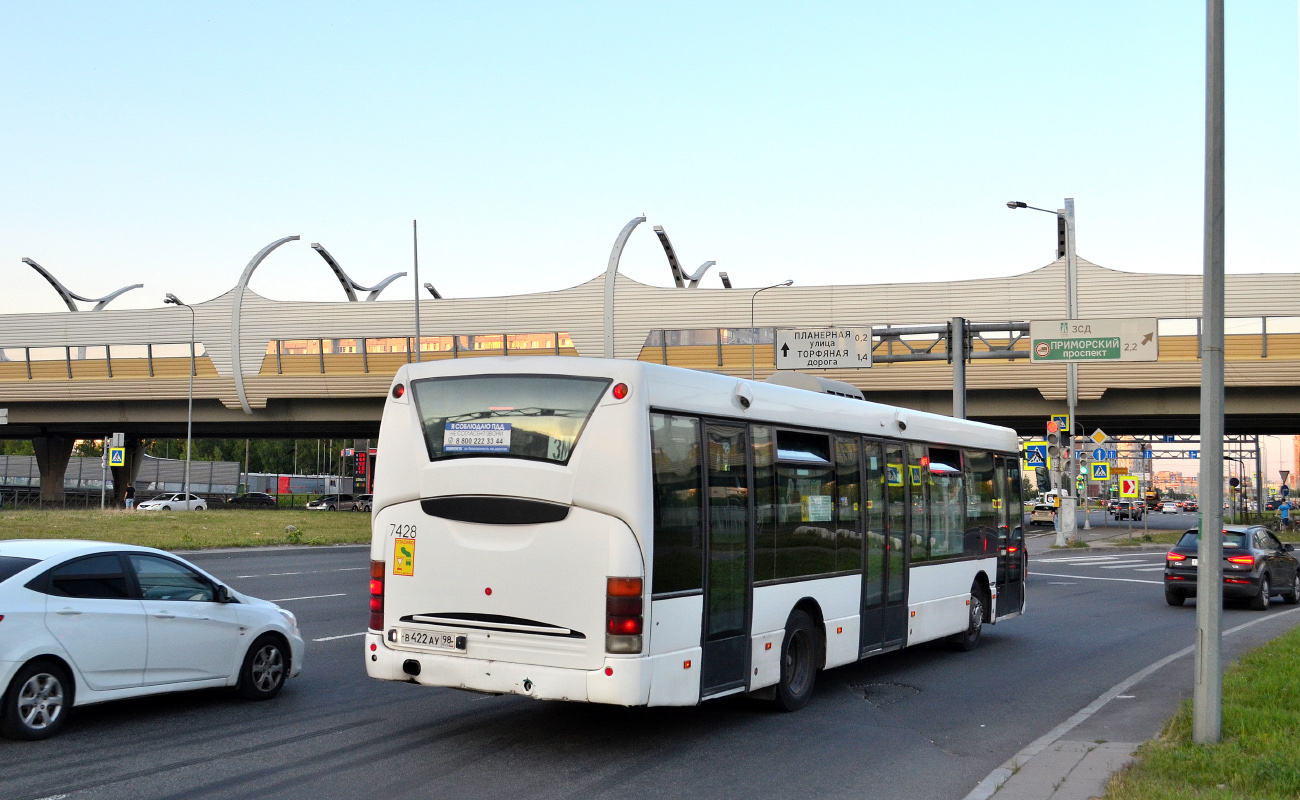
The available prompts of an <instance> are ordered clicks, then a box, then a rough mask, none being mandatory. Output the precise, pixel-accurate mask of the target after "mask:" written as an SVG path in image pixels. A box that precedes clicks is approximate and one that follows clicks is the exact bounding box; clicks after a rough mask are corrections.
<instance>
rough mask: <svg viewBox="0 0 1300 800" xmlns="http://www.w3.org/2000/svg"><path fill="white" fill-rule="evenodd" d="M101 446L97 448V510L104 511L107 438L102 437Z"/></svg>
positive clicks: (106, 481)
mask: <svg viewBox="0 0 1300 800" xmlns="http://www.w3.org/2000/svg"><path fill="white" fill-rule="evenodd" d="M102 445H103V446H101V447H100V448H99V510H100V511H103V510H104V505H105V501H106V492H107V488H108V437H107V436H106V437H104V441H103V443H102Z"/></svg>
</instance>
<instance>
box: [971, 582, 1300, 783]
mask: <svg viewBox="0 0 1300 800" xmlns="http://www.w3.org/2000/svg"><path fill="white" fill-rule="evenodd" d="M1296 612H1300V608H1292V609H1289V610H1287V611H1282V612H1279V613H1277V614H1270V615H1269V616H1266V617H1260V618H1259V619H1254V620H1251V621H1250V622H1244V623H1242V624H1241V625H1237V626H1235V627H1233V628H1229V629H1228V630H1226V631H1224V632H1223V635H1224V636H1229V635H1231V634H1234V633H1236V632H1237V631H1241V630H1245V629H1246V628H1251V627H1254V626H1255V625H1260V624H1263V623H1265V622H1270V621H1272V620H1276V619H1281V618H1282V617H1285V616H1288V615H1290V614H1294V613H1296ZM1195 650H1196V646H1195V645H1188V646H1187V647H1184V648H1183V649H1181V650H1178V651H1177V652H1174V653H1171V654H1169V655H1167V656H1165V657H1164V658H1162V659H1160V660H1159V661H1155V662H1152V663H1151V664H1148V665H1147V666H1145V667H1143V668H1142V669H1140V670H1138V671H1137V672H1135V673H1133V674H1132V675H1130V676H1128V677H1127V678H1125V679H1124V680H1122V681H1120V682H1119V683H1117V684H1115V685H1114V686H1112V687H1111V688H1110V689H1107V690H1106V691H1105V692H1103V693H1102V694H1101V695H1100V696H1099V697H1098V698H1097V699H1096V700H1093V701H1092V702H1091V703H1089V704H1088V705H1086V706H1084V707H1083V708H1082V709H1080V710H1079V711H1077V712H1075V713H1074V715H1073V716H1071V717H1070V718H1069V719H1067V720H1066V721H1065V722H1062V723H1061V724H1060V725H1057V726H1056V727H1055V728H1052V729H1051V730H1050V731H1048V732H1047V733H1045V734H1043V735H1042V736H1040V737H1038V738H1037V739H1035V740H1034V741H1032V742H1030V743H1029V744H1027V745H1025V747H1024V748H1022V749H1021V750H1020V752H1018V753H1016V754H1015V755H1014V756H1012V757H1011V758H1009V759H1007V760H1006V761H1005V762H1003V764H1002V766H1000V767H998V768H997V769H995V770H993V771H992V772H990V773H989V774H988V775H987V776H986V777H985V778H984V780H982V781H980V782H979V783H977V784H976V785H975V788H974V789H971V790H970V792H969V793H968V794H967V795H966V796H965V797H964V798H963V800H988V798H990V797H992V796H993V794H994V793H995V792H997V791H998V790H999V789H1001V788H1002V786H1003V785H1004V784H1006V782H1007V781H1008V780H1010V779H1011V777H1012V776H1013V775H1015V774H1016V773H1017V772H1019V771H1020V770H1021V768H1023V767H1024V766H1025V765H1026V764H1028V763H1029V761H1030V760H1031V759H1033V758H1034V757H1035V756H1037V755H1038V754H1039V753H1042V752H1043V751H1044V750H1046V749H1047V748H1049V747H1051V746H1052V745H1053V744H1055V743H1056V742H1057V740H1059V739H1060V738H1061V737H1063V736H1065V734H1067V733H1069V732H1070V731H1072V730H1074V729H1075V728H1076V727H1078V726H1079V725H1080V724H1081V723H1083V722H1084V721H1086V720H1087V719H1088V718H1089V717H1091V716H1092V715H1093V714H1096V713H1097V712H1098V711H1100V710H1101V709H1102V708H1103V707H1104V706H1105V705H1106V704H1107V703H1109V702H1110V701H1111V700H1114V699H1115V697H1116V696H1118V695H1121V694H1123V693H1124V692H1126V691H1128V690H1129V689H1130V688H1132V687H1133V686H1134V685H1136V684H1138V683H1141V682H1142V681H1143V680H1145V679H1147V678H1149V677H1150V676H1151V675H1152V674H1154V673H1156V672H1158V671H1160V670H1161V669H1163V668H1164V667H1166V666H1168V665H1169V664H1172V663H1173V662H1175V661H1177V660H1178V659H1180V658H1182V657H1183V656H1186V655H1191V654H1192V653H1193V652H1194V651H1195ZM1070 768H1073V764H1070ZM1068 771H1069V769H1067V770H1066V772H1067V773H1068ZM1065 777H1066V775H1065V774H1062V775H1061V776H1060V778H1061V780H1062V781H1063V780H1064V779H1065ZM1106 780H1109V776H1106V777H1105V778H1103V779H1102V788H1103V789H1104V787H1105V781H1106ZM1057 783H1059V782H1057ZM1044 800H1046V796H1045V797H1044Z"/></svg>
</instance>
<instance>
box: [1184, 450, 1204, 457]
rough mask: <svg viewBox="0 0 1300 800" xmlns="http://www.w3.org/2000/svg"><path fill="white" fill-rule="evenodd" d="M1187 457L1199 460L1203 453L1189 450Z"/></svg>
mask: <svg viewBox="0 0 1300 800" xmlns="http://www.w3.org/2000/svg"><path fill="white" fill-rule="evenodd" d="M1187 457H1188V458H1195V459H1199V458H1200V457H1201V451H1200V450H1188V451H1187Z"/></svg>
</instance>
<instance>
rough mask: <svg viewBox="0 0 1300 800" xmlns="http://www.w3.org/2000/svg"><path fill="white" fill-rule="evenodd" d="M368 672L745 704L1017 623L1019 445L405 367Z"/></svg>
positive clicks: (711, 385) (799, 410) (516, 376)
mask: <svg viewBox="0 0 1300 800" xmlns="http://www.w3.org/2000/svg"><path fill="white" fill-rule="evenodd" d="M376 462H377V464H376V473H375V495H374V517H373V526H374V527H373V539H372V543H371V559H372V561H371V583H370V592H371V598H370V611H371V613H370V624H369V631H368V633H367V634H366V638H365V642H366V644H365V648H366V651H365V656H366V669H367V671H368V672H369V674H370V676H371V677H373V678H378V679H381V680H393V681H408V682H409V681H414V682H417V683H420V684H423V685H426V686H451V687H456V688H461V689H468V690H473V691H478V692H491V693H513V694H522V695H527V696H530V697H536V698H545V699H559V700H581V701H589V702H598V703H613V704H618V705H627V706H634V705H652V706H653V705H694V704H696V703H699V702H700V701H701V700H707V699H710V698H713V697H720V696H723V695H728V694H733V693H737V692H749V693H751V694H752V695H755V696H758V697H761V698H766V699H771V700H774V701H775V702H776V704H777V705H778V706H780V707H782V708H784V709H787V710H793V709H796V708H799V707H800V706H802V705H803V704H804V703H806V702H807V701H808V698H809V697H810V696H811V693H812V688H813V682H814V679H815V676H816V672H817V670H819V669H824V668H830V667H835V666H838V665H841V664H847V663H850V662H853V661H857V660H859V659H861V658H866V657H868V656H872V655H876V654H879V653H884V652H888V651H891V650H896V649H899V648H901V647H905V646H907V645H913V644H917V643H919V642H925V641H931V640H935V639H940V638H945V637H948V638H951V639H952V640H953V641H954V642H955V643H956V644H957V645H958V646H959V647H964V648H965V649H970V648H972V647H974V646H975V645H976V643H977V642H978V640H979V637H980V632H981V630H982V626H983V624H984V623H991V622H994V621H996V620H998V619H1002V618H1006V617H1009V616H1013V615H1016V614H1019V613H1020V612H1021V611H1022V610H1023V608H1024V586H1023V578H1024V560H1023V559H1024V552H1023V534H1022V531H1021V519H1022V509H1021V503H1020V472H1019V469H1020V465H1019V460H1018V455H1017V440H1016V435H1015V433H1014V432H1013V431H1011V430H1008V429H1005V428H998V427H994V426H990V425H985V424H981V423H975V422H967V421H964V420H958V419H952V418H950V417H943V416H937V415H933V414H925V413H920V412H915V411H909V410H904V409H898V408H893V407H889V406H883V405H879V404H876V403H870V402H866V401H863V400H859V399H849V398H846V397H836V396H831V395H827V394H819V393H815V392H811V391H807V390H803V389H794V388H788V387H784V386H777V385H773V384H770V383H756V382H753V381H747V380H739V379H736V378H731V377H726V376H723V375H717V374H712V373H707V372H698V371H694V370H686V369H678V368H674V367H666V366H659V365H657V364H646V363H641V362H637V361H621V360H605V359H593V358H554V357H550V358H546V357H523V358H511V357H506V358H493V359H474V360H469V359H458V360H451V361H439V362H435V363H426V364H410V365H407V366H405V367H403V368H402V369H400V370H399V371H398V373H397V376H396V378H395V379H394V381H393V385H392V387H391V391H390V392H389V394H388V399H387V402H386V405H385V408H384V414H383V422H382V425H381V427H380V433H379V450H378V453H377V456H376Z"/></svg>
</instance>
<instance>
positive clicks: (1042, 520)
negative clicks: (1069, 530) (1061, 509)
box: [1029, 503, 1056, 525]
mask: <svg viewBox="0 0 1300 800" xmlns="http://www.w3.org/2000/svg"><path fill="white" fill-rule="evenodd" d="M1029 524H1030V525H1040V524H1041V525H1054V524H1056V509H1055V508H1052V507H1051V506H1049V505H1047V504H1046V503H1039V504H1038V505H1036V506H1034V510H1033V511H1030V512H1029Z"/></svg>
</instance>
